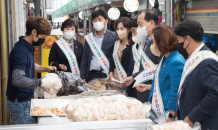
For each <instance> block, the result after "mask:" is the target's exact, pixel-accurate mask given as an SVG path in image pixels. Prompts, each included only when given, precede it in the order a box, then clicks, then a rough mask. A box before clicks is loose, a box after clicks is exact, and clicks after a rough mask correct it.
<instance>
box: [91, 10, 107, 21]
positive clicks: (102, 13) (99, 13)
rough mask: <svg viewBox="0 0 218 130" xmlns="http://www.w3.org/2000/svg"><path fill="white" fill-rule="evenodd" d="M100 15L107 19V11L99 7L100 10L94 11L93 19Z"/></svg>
mask: <svg viewBox="0 0 218 130" xmlns="http://www.w3.org/2000/svg"><path fill="white" fill-rule="evenodd" d="M98 16H102V17H104V19H107V13H106V12H105V11H104V10H102V9H99V10H96V11H93V12H92V20H94V19H95V18H97V17H98Z"/></svg>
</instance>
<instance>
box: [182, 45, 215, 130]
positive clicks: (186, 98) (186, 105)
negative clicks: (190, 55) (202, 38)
mask: <svg viewBox="0 0 218 130" xmlns="http://www.w3.org/2000/svg"><path fill="white" fill-rule="evenodd" d="M201 50H208V51H210V49H208V48H207V47H206V46H205V45H204V46H203V48H202V49H201ZM179 104H180V107H179V112H178V115H179V119H181V120H184V118H185V117H186V116H188V118H189V119H190V121H191V122H193V123H195V122H200V123H201V127H202V130H217V129H218V128H217V126H218V124H217V123H218V62H217V61H215V60H214V59H205V60H203V61H202V62H201V63H200V64H199V65H198V66H197V67H196V68H195V69H194V70H193V71H192V72H191V73H190V74H189V75H188V76H187V77H186V80H185V81H184V83H183V85H182V92H181V96H180V100H179Z"/></svg>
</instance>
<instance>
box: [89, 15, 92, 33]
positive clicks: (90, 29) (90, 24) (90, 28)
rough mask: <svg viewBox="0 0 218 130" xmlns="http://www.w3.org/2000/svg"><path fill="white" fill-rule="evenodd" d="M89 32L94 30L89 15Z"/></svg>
mask: <svg viewBox="0 0 218 130" xmlns="http://www.w3.org/2000/svg"><path fill="white" fill-rule="evenodd" d="M89 32H92V19H91V18H90V17H89Z"/></svg>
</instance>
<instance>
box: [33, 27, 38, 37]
mask: <svg viewBox="0 0 218 130" xmlns="http://www.w3.org/2000/svg"><path fill="white" fill-rule="evenodd" d="M32 35H33V36H35V37H36V36H37V31H36V29H33V30H32Z"/></svg>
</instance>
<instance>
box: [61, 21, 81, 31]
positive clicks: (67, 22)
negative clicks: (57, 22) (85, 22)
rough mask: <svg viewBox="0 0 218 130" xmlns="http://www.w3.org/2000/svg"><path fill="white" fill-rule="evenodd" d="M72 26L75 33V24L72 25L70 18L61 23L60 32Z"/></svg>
mask: <svg viewBox="0 0 218 130" xmlns="http://www.w3.org/2000/svg"><path fill="white" fill-rule="evenodd" d="M73 26H74V27H75V31H76V32H77V24H76V23H74V20H73V19H72V18H68V19H67V20H65V21H64V22H63V23H62V26H61V31H64V28H69V27H73Z"/></svg>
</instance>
